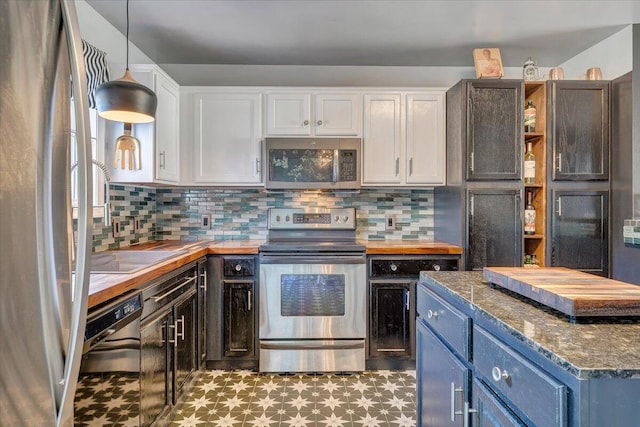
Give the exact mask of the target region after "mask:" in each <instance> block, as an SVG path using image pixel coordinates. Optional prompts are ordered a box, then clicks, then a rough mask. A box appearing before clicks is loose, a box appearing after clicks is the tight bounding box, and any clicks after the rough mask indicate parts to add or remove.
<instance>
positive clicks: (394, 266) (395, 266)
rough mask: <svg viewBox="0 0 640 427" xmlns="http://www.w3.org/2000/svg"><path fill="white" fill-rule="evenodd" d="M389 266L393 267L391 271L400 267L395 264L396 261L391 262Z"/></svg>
mask: <svg viewBox="0 0 640 427" xmlns="http://www.w3.org/2000/svg"><path fill="white" fill-rule="evenodd" d="M389 268H391V271H396V270H397V269H398V266H397V265H395V264H394V263H391V265H390V266H389Z"/></svg>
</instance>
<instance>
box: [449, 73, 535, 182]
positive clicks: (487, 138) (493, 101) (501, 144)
mask: <svg viewBox="0 0 640 427" xmlns="http://www.w3.org/2000/svg"><path fill="white" fill-rule="evenodd" d="M465 85H466V88H467V97H466V101H467V102H466V103H465V104H466V106H467V108H468V109H467V112H466V129H467V135H466V141H467V153H466V154H467V155H466V159H467V168H466V170H467V176H466V178H467V179H468V180H469V181H476V180H505V179H506V180H519V179H520V176H521V164H522V138H523V131H524V130H523V124H522V117H523V106H524V98H523V89H524V83H523V82H522V81H521V80H502V81H499V80H492V81H491V80H490V81H487V80H476V81H468V82H466V83H465ZM453 108H456V106H453ZM458 108H459V107H458ZM462 108H464V105H462Z"/></svg>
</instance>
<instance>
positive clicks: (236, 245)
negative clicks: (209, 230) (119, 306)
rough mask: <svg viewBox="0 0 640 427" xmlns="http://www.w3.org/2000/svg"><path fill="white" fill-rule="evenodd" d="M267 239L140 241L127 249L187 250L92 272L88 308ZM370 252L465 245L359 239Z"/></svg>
mask: <svg viewBox="0 0 640 427" xmlns="http://www.w3.org/2000/svg"><path fill="white" fill-rule="evenodd" d="M262 243H264V241H262V240H199V241H195V242H193V241H181V240H158V241H153V242H147V243H141V244H137V245H133V246H129V247H126V248H122V249H119V250H121V251H126V250H151V251H153V250H161V251H184V253H182V254H180V255H178V256H176V257H173V258H170V259H168V260H166V261H163V262H160V263H158V264H155V265H154V266H152V267H149V268H146V269H144V270H140V271H138V272H136V273H132V274H91V279H90V284H89V308H92V307H95V306H97V305H99V304H102V303H104V302H106V301H109V300H110V299H113V298H115V297H118V296H120V295H123V294H124V293H126V292H128V291H131V290H134V289H137V288H139V287H140V286H143V285H144V284H146V283H148V282H150V281H152V280H154V279H157V278H158V277H160V276H162V275H163V274H166V273H169V272H171V271H172V270H174V269H176V268H179V267H181V266H183V265H185V264H188V263H189V262H192V261H195V260H197V259H199V258H201V257H203V256H206V255H254V254H257V253H258V248H259V247H260V245H261V244H262ZM360 243H362V244H364V245H365V246H366V251H367V254H438V255H445V254H461V253H462V249H461V248H460V247H458V246H454V245H450V244H448V243H443V242H437V241H433V240H402V241H399V240H392V241H381V240H360Z"/></svg>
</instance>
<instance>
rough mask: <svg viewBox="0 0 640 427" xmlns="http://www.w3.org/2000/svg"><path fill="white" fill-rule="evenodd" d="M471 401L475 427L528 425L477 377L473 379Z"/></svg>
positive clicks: (516, 426)
mask: <svg viewBox="0 0 640 427" xmlns="http://www.w3.org/2000/svg"><path fill="white" fill-rule="evenodd" d="M471 393H472V398H471V402H472V403H473V409H475V413H472V418H473V419H474V420H475V422H472V423H471V425H472V426H474V427H518V426H526V424H525V423H523V422H522V421H520V420H519V419H518V417H516V416H515V415H513V413H512V412H511V411H510V410H509V409H508V408H507V407H506V406H505V405H504V404H503V403H502V402H501V401H500V400H499V399H498V398H497V397H496V396H495V395H494V394H493V393H492V392H491V391H490V390H489V389H488V388H487V387H486V386H485V385H484V384H482V383H481V382H480V381H479V380H478V379H477V378H474V380H473V389H472V392H471Z"/></svg>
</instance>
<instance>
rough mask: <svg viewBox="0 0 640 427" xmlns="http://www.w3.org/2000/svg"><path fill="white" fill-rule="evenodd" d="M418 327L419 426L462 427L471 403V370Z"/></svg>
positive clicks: (432, 335) (430, 333) (422, 324)
mask: <svg viewBox="0 0 640 427" xmlns="http://www.w3.org/2000/svg"><path fill="white" fill-rule="evenodd" d="M416 325H417V327H416V329H417V342H416V350H417V352H418V355H417V359H416V388H417V400H416V404H417V408H416V410H417V418H416V421H417V425H418V426H438V427H446V426H452V427H454V426H455V427H459V426H461V425H463V414H464V403H465V402H469V378H470V370H469V369H468V368H467V367H466V366H465V365H464V364H463V363H462V362H461V361H460V360H458V358H457V357H456V355H455V354H453V353H451V352H450V351H449V350H448V349H447V348H446V347H445V346H444V344H442V342H441V341H440V339H438V338H437V337H436V336H435V335H434V334H433V332H431V330H430V329H429V328H428V327H427V326H426V325H425V323H424V322H423V321H422V320H420V319H418V321H417V322H416ZM451 414H454V417H453V418H454V420H453V421H452V420H451ZM464 425H468V424H467V423H466V422H464Z"/></svg>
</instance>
